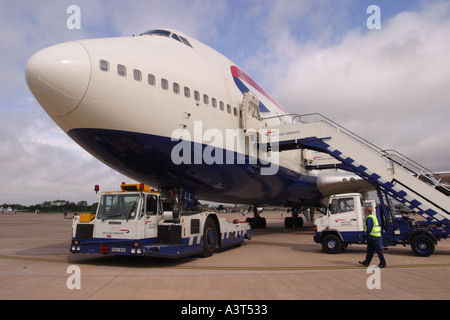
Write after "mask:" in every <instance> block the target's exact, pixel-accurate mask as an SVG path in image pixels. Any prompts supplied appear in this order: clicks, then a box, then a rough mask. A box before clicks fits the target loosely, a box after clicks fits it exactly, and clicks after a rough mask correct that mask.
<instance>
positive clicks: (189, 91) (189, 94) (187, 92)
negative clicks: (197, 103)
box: [184, 87, 191, 98]
mask: <svg viewBox="0 0 450 320" xmlns="http://www.w3.org/2000/svg"><path fill="white" fill-rule="evenodd" d="M184 96H185V97H186V98H190V97H191V89H189V88H188V87H184Z"/></svg>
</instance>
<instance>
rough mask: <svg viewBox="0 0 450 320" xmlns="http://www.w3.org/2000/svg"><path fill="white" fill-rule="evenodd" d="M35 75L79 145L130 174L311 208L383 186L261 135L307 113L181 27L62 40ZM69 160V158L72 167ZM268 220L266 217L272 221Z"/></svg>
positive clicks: (193, 190)
mask: <svg viewBox="0 0 450 320" xmlns="http://www.w3.org/2000/svg"><path fill="white" fill-rule="evenodd" d="M25 73H26V80H27V83H28V86H29V88H30V89H31V91H32V93H33V95H34V96H35V97H36V99H37V101H38V102H39V103H40V104H41V106H42V107H43V108H44V109H45V111H46V112H47V113H48V114H49V115H50V117H51V118H52V119H53V120H54V121H55V122H56V123H57V124H58V125H59V126H60V127H61V129H62V130H64V132H65V133H67V134H68V135H69V136H70V137H71V138H72V139H73V140H74V141H75V142H77V143H78V144H79V145H80V146H82V147H83V148H84V149H85V150H87V151H88V152H89V153H90V154H92V155H93V156H94V157H96V158H97V159H99V160H100V161H102V162H103V163H105V164H106V165H108V166H110V167H111V168H113V169H115V170H117V171H118V172H121V173H122V174H124V175H126V176H128V177H130V178H132V179H134V180H136V181H140V182H143V183H146V184H148V185H152V186H154V187H155V188H158V189H159V190H161V191H163V192H168V193H171V194H175V193H176V194H179V195H180V198H181V200H183V201H185V202H187V203H192V202H193V201H194V200H205V201H214V202H223V203H241V204H248V205H250V206H252V207H253V208H255V209H254V213H255V214H256V218H257V220H258V221H261V219H262V218H260V217H259V213H258V211H257V210H256V208H257V207H258V206H264V205H276V206H279V205H283V206H285V207H288V208H292V209H293V210H292V212H293V215H294V218H296V219H297V220H296V221H298V218H297V215H298V213H299V212H300V210H302V209H304V208H308V207H321V206H323V204H324V203H326V202H327V198H328V197H329V196H330V195H332V194H336V193H343V192H355V191H357V192H363V193H364V192H367V191H369V190H371V189H373V187H372V186H371V185H369V184H368V183H366V182H365V181H364V180H362V179H361V178H359V177H358V176H357V175H355V174H353V173H349V172H345V171H340V170H336V169H331V170H322V171H318V170H312V169H311V167H310V166H309V165H311V164H317V163H320V161H322V162H325V163H333V161H334V159H332V158H330V157H329V156H328V155H326V154H322V153H318V152H314V151H310V150H302V149H298V150H290V151H284V152H280V153H277V152H276V151H274V150H264V148H263V147H261V146H259V145H258V144H255V143H254V142H255V141H257V140H258V139H259V138H261V135H264V134H266V135H267V134H270V132H267V130H266V131H264V130H265V129H268V128H270V127H272V126H277V125H280V124H288V123H292V122H293V121H296V119H295V117H294V116H293V115H289V114H288V112H287V111H286V110H285V109H283V108H282V107H281V106H280V105H279V104H278V103H277V102H276V101H275V100H274V99H273V98H272V97H271V96H270V95H269V94H267V92H266V91H264V90H263V89H262V88H261V87H260V86H259V85H258V84H257V83H256V82H255V81H254V80H253V79H252V78H251V77H250V76H249V75H247V74H246V73H245V72H244V71H243V70H242V69H241V68H239V67H238V66H237V65H236V64H235V63H233V62H232V61H230V60H229V59H227V58H226V57H224V56H223V55H222V54H220V53H218V52H217V51H215V50H214V49H212V48H210V47H209V46H207V45H205V44H203V43H201V42H200V41H197V40H196V39H194V38H192V37H190V36H188V35H185V34H183V33H182V32H179V31H176V30H172V29H155V30H151V31H148V32H145V33H143V34H141V35H140V36H136V37H120V38H105V39H89V40H81V41H74V42H68V43H63V44H59V45H55V46H52V47H49V48H46V49H44V50H42V51H40V52H38V53H36V54H35V55H33V56H32V57H31V58H30V59H29V61H28V63H27V65H26V70H25ZM68 165H70V164H68ZM264 224H265V223H263V225H264Z"/></svg>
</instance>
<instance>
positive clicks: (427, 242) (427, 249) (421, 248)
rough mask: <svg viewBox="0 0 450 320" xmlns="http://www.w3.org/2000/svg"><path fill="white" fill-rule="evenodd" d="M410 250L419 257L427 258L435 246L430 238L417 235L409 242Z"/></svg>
mask: <svg viewBox="0 0 450 320" xmlns="http://www.w3.org/2000/svg"><path fill="white" fill-rule="evenodd" d="M411 249H412V251H414V253H415V254H416V255H418V256H419V257H429V256H431V255H432V254H433V252H434V249H435V245H434V242H433V239H431V238H430V237H428V236H425V235H418V236H415V237H414V238H413V239H412V240H411Z"/></svg>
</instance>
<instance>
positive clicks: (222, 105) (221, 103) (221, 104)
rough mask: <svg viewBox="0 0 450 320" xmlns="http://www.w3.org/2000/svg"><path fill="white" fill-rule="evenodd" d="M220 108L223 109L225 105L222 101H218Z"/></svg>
mask: <svg viewBox="0 0 450 320" xmlns="http://www.w3.org/2000/svg"><path fill="white" fill-rule="evenodd" d="M220 110H222V111H223V110H225V105H224V104H223V102H222V101H220Z"/></svg>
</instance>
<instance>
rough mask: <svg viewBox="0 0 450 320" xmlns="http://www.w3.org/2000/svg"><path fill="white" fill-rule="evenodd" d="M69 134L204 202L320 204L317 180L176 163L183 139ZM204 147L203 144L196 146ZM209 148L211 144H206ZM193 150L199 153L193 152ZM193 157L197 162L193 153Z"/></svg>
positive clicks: (140, 176) (96, 152)
mask: <svg viewBox="0 0 450 320" xmlns="http://www.w3.org/2000/svg"><path fill="white" fill-rule="evenodd" d="M68 135H69V136H70V137H71V138H72V139H73V140H74V141H76V142H77V143H78V144H79V145H81V146H82V147H83V148H84V149H85V150H87V151H88V152H89V153H91V154H92V155H93V156H95V157H96V158H97V159H99V160H101V161H102V162H104V163H106V164H107V165H109V166H110V167H112V168H113V169H115V170H117V171H119V172H121V173H123V174H124V175H126V176H128V177H130V178H132V179H134V180H136V181H139V182H144V183H146V184H149V185H152V186H155V187H158V186H160V187H162V188H167V189H169V190H170V189H173V188H177V187H181V188H186V189H188V190H192V191H194V192H195V194H196V197H197V198H198V199H201V200H209V201H217V202H225V203H234V202H237V203H246V204H268V205H270V204H272V205H281V204H282V203H283V202H288V203H298V202H304V204H306V203H308V204H312V205H314V204H318V202H319V201H320V199H321V195H320V193H319V191H318V190H317V187H316V182H317V181H316V178H315V177H311V176H304V175H301V174H299V173H297V172H293V171H292V170H289V169H286V168H283V167H280V168H279V170H278V173H277V174H276V175H267V176H264V175H261V174H260V170H261V167H262V165H261V164H250V163H249V159H248V157H247V156H246V157H245V158H246V160H245V164H237V160H236V159H237V158H238V156H239V154H234V159H235V160H236V161H234V162H233V163H234V164H232V165H230V164H212V165H207V164H204V163H203V164H180V165H175V164H174V163H173V162H172V160H171V152H172V149H173V147H174V146H175V145H177V144H178V143H179V142H178V141H171V139H170V138H168V137H161V136H156V135H148V134H142V133H136V132H126V131H115V130H106V129H73V130H71V131H69V133H68ZM195 147H199V145H197V146H194V147H193V148H192V150H194V148H195ZM201 147H202V150H204V148H205V147H207V145H202V146H201ZM192 152H194V151H192ZM223 154H225V153H223ZM191 159H194V157H193V155H192V157H191Z"/></svg>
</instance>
